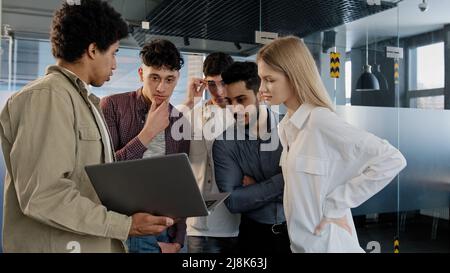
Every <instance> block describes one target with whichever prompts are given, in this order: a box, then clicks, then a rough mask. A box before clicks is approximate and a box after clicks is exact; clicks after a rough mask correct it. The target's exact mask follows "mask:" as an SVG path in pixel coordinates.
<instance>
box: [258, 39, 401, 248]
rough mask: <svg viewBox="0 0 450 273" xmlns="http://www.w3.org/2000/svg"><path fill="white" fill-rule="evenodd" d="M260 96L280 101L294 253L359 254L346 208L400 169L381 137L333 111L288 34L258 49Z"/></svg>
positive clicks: (397, 156) (306, 57)
mask: <svg viewBox="0 0 450 273" xmlns="http://www.w3.org/2000/svg"><path fill="white" fill-rule="evenodd" d="M257 62H258V71H259V72H258V73H259V76H260V78H261V87H260V95H261V97H262V98H263V99H264V100H265V101H266V102H267V103H269V104H272V105H278V104H281V103H283V104H284V105H285V106H286V107H287V109H288V112H287V115H286V116H285V118H284V119H283V120H282V121H281V122H280V125H279V134H280V139H281V143H282V145H283V153H282V155H281V160H280V165H281V167H282V170H283V175H284V180H285V190H284V210H285V215H286V220H287V225H288V233H289V237H290V241H291V250H292V251H293V252H364V250H363V249H362V248H361V247H360V246H359V243H358V238H357V235H356V230H355V226H354V223H353V219H352V214H351V211H350V209H351V208H354V207H357V206H359V205H360V204H362V203H363V202H365V201H366V200H368V199H369V198H370V197H372V196H373V195H375V194H376V193H377V192H379V191H380V190H381V189H383V188H384V187H385V186H386V185H387V184H388V183H389V182H391V181H392V179H393V178H394V177H395V176H396V175H397V174H398V173H399V172H400V171H401V170H402V169H403V168H404V167H405V166H406V160H405V158H404V157H403V155H402V154H401V153H400V152H399V151H398V150H397V149H396V148H394V147H393V146H391V145H390V144H389V143H388V142H387V141H386V140H382V139H380V138H378V137H376V136H374V135H373V134H370V133H368V132H365V131H363V130H360V129H358V128H355V127H353V126H351V125H349V124H348V123H346V122H345V121H343V120H341V119H340V118H339V117H337V115H336V114H335V113H334V110H333V107H332V104H331V102H330V99H329V97H328V94H327V92H326V90H325V87H324V85H323V83H322V80H321V78H320V75H319V73H318V70H317V68H316V64H315V62H314V59H313V58H312V55H311V53H310V52H309V50H308V48H307V47H306V46H305V44H304V43H303V41H302V40H300V39H298V38H296V37H293V36H289V37H285V38H280V39H277V40H275V41H274V42H272V43H271V44H268V45H266V46H264V47H263V48H262V49H261V50H260V51H259V53H258V56H257Z"/></svg>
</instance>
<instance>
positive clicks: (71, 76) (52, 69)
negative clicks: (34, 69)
mask: <svg viewBox="0 0 450 273" xmlns="http://www.w3.org/2000/svg"><path fill="white" fill-rule="evenodd" d="M46 70H47V71H46V73H45V75H49V74H52V73H59V74H62V75H64V76H65V77H66V78H67V79H68V80H69V81H70V83H72V85H73V86H74V87H75V89H76V90H77V91H78V93H80V95H81V96H82V97H83V98H84V100H85V101H86V102H88V96H89V94H88V93H89V92H88V90H87V88H86V85H85V83H84V82H83V81H82V80H81V79H80V78H79V77H78V76H77V75H76V74H75V73H73V72H71V71H69V70H67V69H65V68H64V67H61V66H59V65H51V66H48V67H47V69H46ZM90 98H91V100H94V101H95V100H97V99H98V98H97V97H96V96H92V95H91V96H90ZM99 100H100V99H98V101H99Z"/></svg>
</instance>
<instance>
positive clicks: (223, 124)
mask: <svg viewBox="0 0 450 273" xmlns="http://www.w3.org/2000/svg"><path fill="white" fill-rule="evenodd" d="M232 63H233V59H232V58H231V56H229V55H227V54H225V53H221V52H216V53H212V54H210V55H208V56H207V57H206V59H205V61H204V63H203V74H204V76H205V77H204V79H200V78H192V79H191V80H190V82H189V86H188V99H187V100H186V102H185V103H184V105H185V106H187V108H188V110H191V109H192V110H191V111H189V112H188V113H187V115H186V117H187V118H189V119H190V122H191V124H192V125H193V126H191V127H192V129H193V130H192V138H191V145H190V154H189V159H190V161H191V166H192V170H193V171H194V174H195V177H196V179H197V183H198V186H199V188H200V190H201V192H202V193H203V194H204V195H205V194H211V193H218V192H219V189H218V188H217V185H216V182H215V177H214V164H213V163H214V162H213V159H212V158H213V157H212V145H213V142H214V139H215V138H216V137H217V136H220V135H222V133H223V131H225V129H226V128H227V127H228V126H231V125H232V124H233V123H234V119H233V116H232V114H231V112H227V110H226V109H225V106H226V104H227V102H226V100H225V96H226V92H225V86H224V83H223V81H222V76H221V74H222V72H223V71H225V70H226V69H227V68H228V67H229V66H230V65H231V64H232ZM205 89H206V90H207V94H209V96H210V98H209V99H207V100H202V95H203V92H204V91H205ZM239 221H240V215H238V214H232V213H230V211H229V210H228V208H227V207H226V206H225V205H224V204H222V205H220V206H218V207H217V208H215V209H214V211H213V212H212V213H211V214H210V215H209V216H207V217H193V218H188V219H187V235H188V252H190V253H232V252H234V251H235V246H236V243H237V239H236V238H237V236H238V233H239Z"/></svg>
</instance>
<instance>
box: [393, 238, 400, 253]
mask: <svg viewBox="0 0 450 273" xmlns="http://www.w3.org/2000/svg"><path fill="white" fill-rule="evenodd" d="M394 253H400V241H399V239H398V238H395V240H394Z"/></svg>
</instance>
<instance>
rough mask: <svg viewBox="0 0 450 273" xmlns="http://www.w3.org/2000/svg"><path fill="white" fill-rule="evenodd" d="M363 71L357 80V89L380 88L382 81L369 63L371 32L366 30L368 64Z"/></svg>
mask: <svg viewBox="0 0 450 273" xmlns="http://www.w3.org/2000/svg"><path fill="white" fill-rule="evenodd" d="M363 69H364V71H363V73H362V74H361V76H360V77H359V79H358V81H357V82H356V91H376V90H380V83H379V82H378V79H377V77H375V75H374V74H373V73H372V66H370V65H369V33H368V31H367V30H366V64H365V65H364V66H363Z"/></svg>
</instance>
